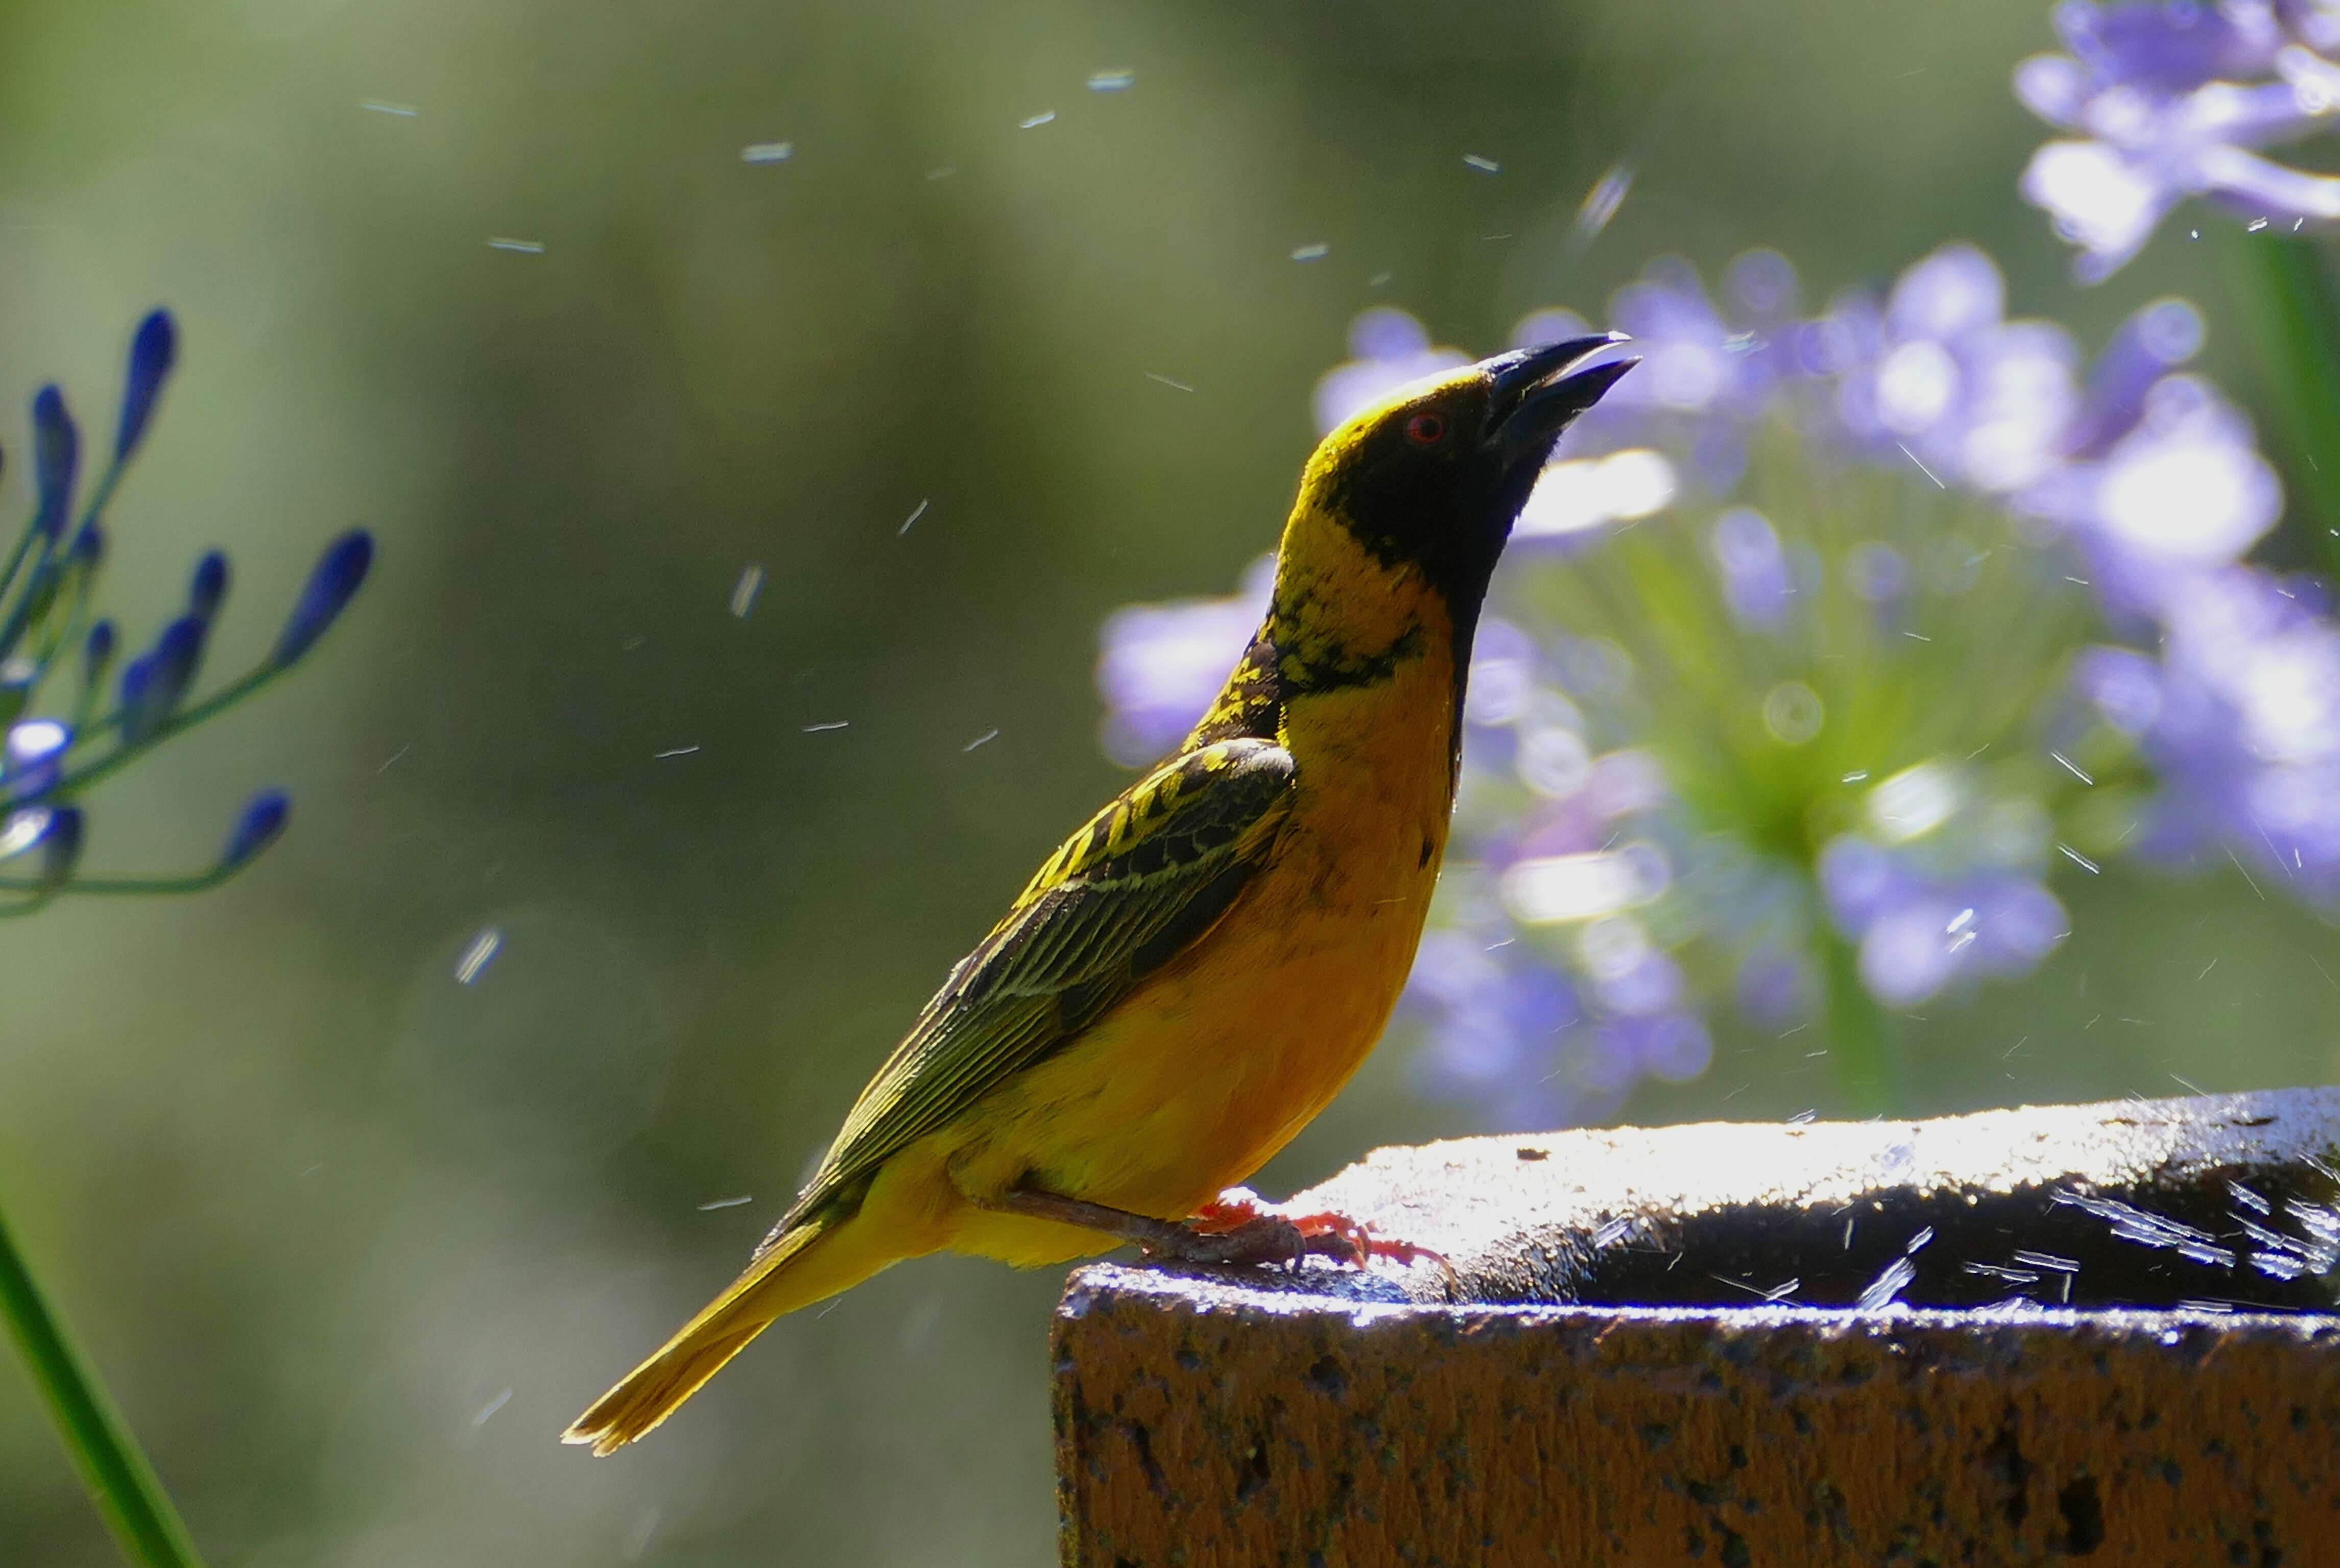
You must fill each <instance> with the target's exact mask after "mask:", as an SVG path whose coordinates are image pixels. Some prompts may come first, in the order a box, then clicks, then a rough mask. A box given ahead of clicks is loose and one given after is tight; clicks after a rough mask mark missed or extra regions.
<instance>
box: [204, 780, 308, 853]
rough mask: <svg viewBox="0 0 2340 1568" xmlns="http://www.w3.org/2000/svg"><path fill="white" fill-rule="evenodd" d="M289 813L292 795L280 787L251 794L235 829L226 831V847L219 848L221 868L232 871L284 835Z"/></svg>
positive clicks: (290, 812)
mask: <svg viewBox="0 0 2340 1568" xmlns="http://www.w3.org/2000/svg"><path fill="white" fill-rule="evenodd" d="M291 815H292V797H291V796H289V795H287V794H285V793H284V792H283V790H281V789H270V790H263V791H261V792H260V793H259V794H256V795H254V796H253V797H252V800H251V802H250V803H249V804H246V805H245V806H244V808H243V815H242V816H240V817H238V818H237V819H236V823H235V831H234V832H233V833H229V834H228V835H227V847H226V848H225V849H223V850H222V851H221V852H220V860H219V868H220V870H222V871H233V870H234V869H235V868H236V867H238V866H240V865H243V863H245V862H247V861H249V860H251V859H252V858H253V856H254V855H256V854H258V853H260V852H261V851H262V850H264V849H266V848H267V847H268V846H269V845H270V844H272V843H275V842H276V841H277V839H278V838H280V837H282V836H283V833H284V823H285V820H286V819H287V818H288V817H290V816H291Z"/></svg>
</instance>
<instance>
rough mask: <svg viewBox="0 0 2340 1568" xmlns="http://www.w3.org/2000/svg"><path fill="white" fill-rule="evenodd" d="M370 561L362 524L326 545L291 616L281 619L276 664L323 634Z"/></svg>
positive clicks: (370, 545) (288, 661) (370, 541)
mask: <svg viewBox="0 0 2340 1568" xmlns="http://www.w3.org/2000/svg"><path fill="white" fill-rule="evenodd" d="M372 565H373V536H372V534H369V533H367V532H366V531H365V530H364V529H363V528H352V529H351V530H350V531H349V532H348V533H346V534H343V535H342V537H340V538H338V539H335V540H334V541H333V542H332V544H331V545H329V546H327V547H326V548H325V553H324V555H323V556H322V557H319V559H318V561H317V567H316V569H315V570H314V571H312V572H311V573H310V574H309V583H308V586H307V587H303V588H302V590H301V598H300V602H299V603H297V604H295V605H294V606H292V618H291V619H290V620H288V621H286V622H285V623H284V635H283V636H281V637H279V638H277V639H276V653H275V656H274V657H275V662H276V663H277V664H279V665H289V664H291V663H292V661H293V660H294V659H297V658H299V657H300V656H302V654H305V653H307V652H308V651H309V649H310V648H311V647H312V646H314V645H315V643H316V641H317V639H318V638H319V637H322V636H324V635H325V631H326V628H327V627H329V626H332V624H333V621H334V618H335V617H336V616H340V614H341V613H342V611H343V610H344V609H347V608H348V607H349V603H350V600H351V599H352V597H354V596H355V595H356V593H357V591H358V588H359V587H361V586H362V584H363V583H364V582H365V577H366V568H367V567H371V566H372Z"/></svg>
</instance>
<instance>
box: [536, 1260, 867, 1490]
mask: <svg viewBox="0 0 2340 1568" xmlns="http://www.w3.org/2000/svg"><path fill="white" fill-rule="evenodd" d="M849 1226H850V1221H848V1228H849ZM846 1239H847V1238H846V1236H845V1235H844V1234H843V1233H842V1231H841V1230H833V1229H825V1228H822V1227H821V1226H819V1225H817V1224H816V1225H806V1226H802V1227H799V1228H797V1229H795V1230H792V1231H790V1232H789V1233H788V1235H786V1236H783V1237H781V1238H779V1240H778V1241H777V1242H775V1243H773V1245H772V1247H771V1248H770V1250H768V1251H767V1252H765V1253H763V1254H762V1255H761V1256H759V1257H758V1258H757V1259H756V1261H755V1262H753V1263H751V1264H749V1266H748V1271H747V1272H746V1273H745V1274H742V1275H741V1276H739V1278H737V1279H735V1280H733V1281H732V1282H731V1283H730V1285H729V1286H728V1287H726V1288H725V1289H724V1292H723V1294H722V1295H720V1296H719V1297H716V1298H715V1299H714V1300H712V1301H710V1302H709V1303H708V1304H707V1306H706V1307H704V1308H703V1309H702V1310H701V1311H700V1312H699V1316H698V1317H694V1318H692V1319H691V1320H690V1321H689V1322H688V1323H686V1324H684V1325H683V1326H682V1327H681V1328H680V1329H679V1331H678V1332H677V1333H676V1334H675V1336H674V1337H673V1338H671V1339H669V1340H668V1341H667V1342H666V1344H665V1345H663V1346H660V1347H659V1352H658V1354H657V1355H655V1356H651V1357H650V1358H649V1360H648V1361H645V1362H643V1363H642V1364H641V1365H640V1366H637V1367H635V1368H634V1369H633V1370H632V1371H631V1372H629V1373H627V1374H626V1376H625V1378H624V1380H623V1381H622V1382H620V1384H619V1385H618V1386H616V1387H615V1388H612V1389H610V1392H608V1393H607V1394H604V1395H601V1397H600V1398H599V1399H597V1400H595V1401H594V1402H593V1407H592V1408H591V1409H590V1410H588V1411H587V1412H585V1414H584V1415H580V1416H579V1417H578V1418H577V1419H576V1421H575V1422H574V1423H573V1424H572V1425H570V1428H569V1430H568V1431H566V1432H564V1433H562V1434H561V1435H560V1440H561V1441H562V1442H563V1443H590V1444H591V1445H593V1452H594V1454H595V1455H609V1454H615V1453H616V1452H617V1451H618V1450H619V1449H620V1448H623V1447H624V1446H625V1445H627V1444H629V1443H631V1442H632V1441H634V1439H636V1438H638V1437H640V1436H641V1435H643V1434H644V1433H646V1432H648V1431H649V1430H650V1429H651V1428H652V1427H654V1426H656V1425H658V1424H659V1422H661V1421H664V1420H665V1419H666V1418H667V1417H668V1416H669V1415H673V1414H674V1411H675V1407H676V1406H677V1405H680V1404H681V1403H682V1402H683V1401H684V1400H686V1399H688V1398H689V1397H690V1396H691V1395H694V1394H696V1393H698V1392H699V1387H700V1386H701V1385H703V1384H705V1383H706V1381H707V1380H708V1379H709V1378H710V1377H712V1376H715V1375H716V1374H717V1373H718V1372H720V1371H721V1370H723V1364H724V1363H725V1362H727V1361H729V1360H730V1359H731V1358H732V1357H733V1356H737V1355H739V1352H740V1351H742V1350H745V1349H746V1348H747V1347H748V1342H749V1340H751V1339H753V1338H755V1337H756V1336H758V1335H759V1334H761V1333H762V1332H763V1331H764V1330H765V1328H766V1327H767V1326H769V1325H770V1324H771V1322H772V1320H773V1319H774V1318H777V1317H785V1316H786V1315H788V1313H791V1312H794V1311H795V1310H796V1309H797V1308H798V1307H808V1306H810V1305H811V1304H812V1303H814V1302H816V1301H818V1300H821V1299H822V1298H823V1297H830V1296H834V1295H836V1294H837V1293H838V1291H840V1290H843V1289H845V1288H847V1287H849V1286H853V1285H858V1284H859V1283H860V1282H861V1281H862V1280H864V1279H867V1278H868V1277H869V1276H870V1275H872V1274H875V1273H877V1271H878V1270H879V1269H880V1268H883V1267H886V1265H887V1263H889V1262H891V1261H892V1259H890V1258H863V1257H853V1256H849V1255H848V1254H849V1253H850V1251H851V1249H850V1248H840V1247H838V1243H839V1242H840V1241H844V1240H846Z"/></svg>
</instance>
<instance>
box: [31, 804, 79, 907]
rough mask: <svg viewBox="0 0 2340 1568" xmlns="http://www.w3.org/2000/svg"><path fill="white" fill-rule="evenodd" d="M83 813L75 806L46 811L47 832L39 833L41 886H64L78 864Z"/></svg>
mask: <svg viewBox="0 0 2340 1568" xmlns="http://www.w3.org/2000/svg"><path fill="white" fill-rule="evenodd" d="M82 828H83V822H82V814H81V807H79V806H77V805H61V806H55V807H52V808H51V809H50V812H49V831H48V832H46V833H43V834H42V835H41V886H42V887H43V888H45V889H55V888H60V887H63V886H64V884H65V883H66V882H67V881H69V880H70V879H71V878H72V876H73V873H74V866H76V865H78V864H80V863H81V845H82Z"/></svg>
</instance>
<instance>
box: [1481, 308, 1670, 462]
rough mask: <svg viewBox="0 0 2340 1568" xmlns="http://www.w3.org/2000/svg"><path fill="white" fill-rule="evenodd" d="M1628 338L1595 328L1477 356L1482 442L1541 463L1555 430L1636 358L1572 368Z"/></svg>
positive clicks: (1586, 406)
mask: <svg viewBox="0 0 2340 1568" xmlns="http://www.w3.org/2000/svg"><path fill="white" fill-rule="evenodd" d="M1626 342H1631V339H1630V338H1628V337H1626V336H1625V334H1624V333H1622V332H1596V333H1594V334H1592V335H1591V337H1587V338H1570V339H1568V340H1566V341H1564V342H1559V343H1550V344H1546V345H1545V346H1544V347H1542V348H1541V349H1522V350H1518V351H1517V352H1515V353H1510V354H1498V355H1496V356H1495V357H1494V358H1493V359H1492V360H1481V361H1480V365H1479V368H1480V369H1481V370H1483V371H1485V372H1486V375H1487V380H1488V382H1489V398H1488V403H1487V432H1486V436H1485V438H1484V439H1485V441H1486V443H1487V445H1489V446H1490V447H1500V448H1501V449H1502V450H1503V453H1504V455H1505V457H1506V458H1507V459H1532V461H1533V462H1534V463H1535V465H1536V466H1537V467H1539V468H1541V467H1542V465H1543V462H1544V459H1547V458H1549V457H1550V456H1551V455H1552V443H1553V442H1554V441H1556V440H1558V439H1560V433H1561V432H1562V430H1565V429H1568V427H1569V425H1570V424H1571V423H1572V422H1573V421H1574V420H1575V419H1576V417H1577V416H1578V415H1579V414H1581V413H1582V412H1584V410H1585V409H1589V408H1591V406H1592V405H1593V404H1595V403H1597V402H1599V401H1600V400H1601V394H1602V393H1603V392H1606V391H1607V390H1609V389H1610V388H1611V387H1613V386H1615V385H1616V384H1617V380H1618V379H1619V378H1620V377H1621V376H1622V375H1624V373H1625V372H1626V371H1628V370H1631V369H1632V368H1633V367H1634V366H1636V365H1638V364H1640V363H1641V360H1637V359H1622V360H1601V362H1600V363H1599V364H1596V365H1590V366H1584V368H1582V369H1578V368H1577V367H1579V366H1583V365H1584V361H1585V360H1589V359H1591V357H1592V356H1593V355H1595V354H1598V353H1600V352H1601V350H1604V349H1609V348H1613V347H1614V346H1616V345H1617V344H1619V343H1626Z"/></svg>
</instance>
